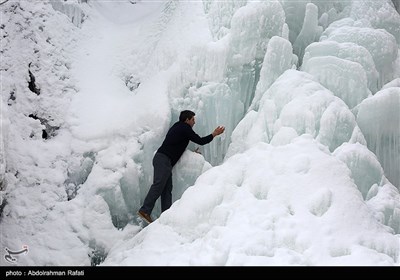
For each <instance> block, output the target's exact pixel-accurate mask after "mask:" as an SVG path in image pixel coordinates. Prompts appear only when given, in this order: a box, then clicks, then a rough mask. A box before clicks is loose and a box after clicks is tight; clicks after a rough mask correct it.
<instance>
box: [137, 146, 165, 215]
mask: <svg viewBox="0 0 400 280" xmlns="http://www.w3.org/2000/svg"><path fill="white" fill-rule="evenodd" d="M153 166H154V178H153V184H152V185H151V187H150V190H149V192H148V193H147V195H146V198H145V199H144V202H143V206H142V207H141V208H140V210H141V211H143V212H145V213H147V214H149V215H150V214H151V211H153V208H154V205H155V203H156V201H157V199H158V198H159V197H160V195H161V194H162V193H163V191H164V188H165V186H166V183H167V181H168V179H169V177H170V176H171V171H172V166H171V161H170V159H169V158H168V157H167V156H166V155H164V154H161V153H156V154H155V156H154V158H153Z"/></svg>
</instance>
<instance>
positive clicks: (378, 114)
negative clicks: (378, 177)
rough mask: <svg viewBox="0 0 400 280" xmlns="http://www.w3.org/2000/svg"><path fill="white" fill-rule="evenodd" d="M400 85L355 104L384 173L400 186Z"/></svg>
mask: <svg viewBox="0 0 400 280" xmlns="http://www.w3.org/2000/svg"><path fill="white" fill-rule="evenodd" d="M399 108H400V88H399V87H388V88H385V89H383V90H381V91H379V92H377V93H376V94H375V95H374V96H372V97H370V98H367V99H365V100H364V101H363V102H362V103H361V104H360V105H359V107H358V108H356V116H357V123H358V125H359V127H360V129H361V131H362V132H363V134H364V135H365V138H366V140H367V143H368V148H369V149H370V150H371V151H373V152H374V153H375V154H376V155H377V157H378V159H379V161H380V163H381V165H382V166H383V169H384V170H385V175H386V177H387V178H388V179H389V181H391V182H392V184H394V185H395V186H396V187H397V188H399V186H400V173H399V170H400V144H399V143H400V114H399Z"/></svg>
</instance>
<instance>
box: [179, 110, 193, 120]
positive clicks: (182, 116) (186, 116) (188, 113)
mask: <svg viewBox="0 0 400 280" xmlns="http://www.w3.org/2000/svg"><path fill="white" fill-rule="evenodd" d="M195 115H196V114H195V113H194V112H192V111H190V110H185V111H182V112H181V114H180V115H179V121H180V122H185V121H186V120H187V119H189V120H190V119H191V118H193V117H194V116H195Z"/></svg>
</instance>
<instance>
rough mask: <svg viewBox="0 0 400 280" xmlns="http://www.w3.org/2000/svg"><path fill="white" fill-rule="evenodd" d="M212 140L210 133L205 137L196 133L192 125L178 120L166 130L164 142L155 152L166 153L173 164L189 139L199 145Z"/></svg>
mask: <svg viewBox="0 0 400 280" xmlns="http://www.w3.org/2000/svg"><path fill="white" fill-rule="evenodd" d="M212 140H213V136H212V134H209V135H207V136H205V137H200V136H199V135H197V134H196V133H195V132H194V131H193V129H192V127H191V126H190V125H189V124H187V123H184V122H181V121H178V122H176V123H174V125H173V126H172V127H171V128H170V129H169V130H168V133H167V135H166V136H165V139H164V142H163V143H162V145H161V147H160V148H159V149H158V151H157V152H160V153H163V154H165V155H167V156H168V157H169V158H170V159H171V164H172V166H174V165H175V164H176V163H177V162H178V160H179V158H180V157H181V156H182V154H183V152H184V151H185V149H186V147H187V145H188V144H189V141H193V142H195V143H196V144H199V145H205V144H207V143H210V142H211V141H212Z"/></svg>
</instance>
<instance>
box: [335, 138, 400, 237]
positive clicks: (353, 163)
mask: <svg viewBox="0 0 400 280" xmlns="http://www.w3.org/2000/svg"><path fill="white" fill-rule="evenodd" d="M333 155H335V156H336V157H337V158H339V159H340V160H341V161H343V162H345V163H346V164H347V166H348V167H349V169H350V171H351V177H352V178H353V180H354V183H355V184H356V185H357V187H358V189H359V191H360V192H361V195H362V197H363V199H364V200H365V202H366V204H367V205H368V207H370V208H371V210H373V212H374V215H375V217H376V218H377V220H379V221H380V222H381V223H382V224H384V225H387V226H389V227H390V228H392V229H393V231H394V233H395V234H398V233H399V232H400V194H399V192H398V190H397V189H396V187H394V186H393V185H392V184H391V183H390V182H388V180H387V179H386V177H385V175H384V171H383V169H382V166H381V164H380V163H379V161H378V158H377V157H376V155H375V154H374V153H373V152H371V151H370V150H369V149H368V148H367V147H366V146H365V145H362V144H360V143H353V144H351V143H345V144H343V145H342V146H340V147H339V148H337V149H336V150H335V152H334V153H333Z"/></svg>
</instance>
